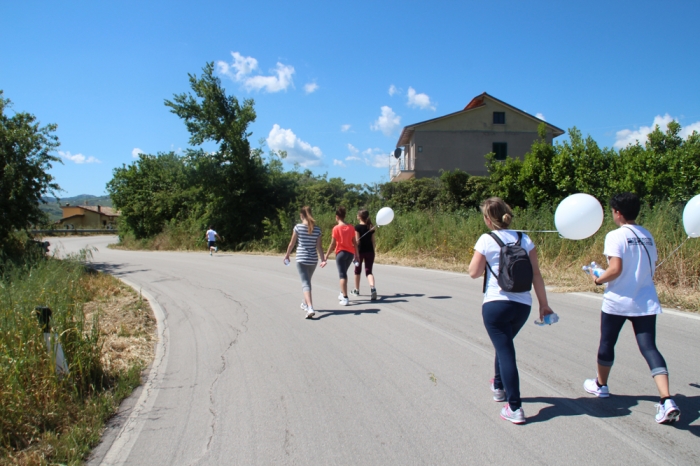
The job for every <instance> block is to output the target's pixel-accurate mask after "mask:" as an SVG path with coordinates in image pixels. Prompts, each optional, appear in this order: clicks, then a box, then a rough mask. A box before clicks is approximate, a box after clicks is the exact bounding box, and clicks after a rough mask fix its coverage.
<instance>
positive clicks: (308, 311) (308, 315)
mask: <svg viewBox="0 0 700 466" xmlns="http://www.w3.org/2000/svg"><path fill="white" fill-rule="evenodd" d="M315 315H316V313H315V312H314V308H313V307H309V308H307V309H306V318H307V319H310V318H312V317H313V316H315Z"/></svg>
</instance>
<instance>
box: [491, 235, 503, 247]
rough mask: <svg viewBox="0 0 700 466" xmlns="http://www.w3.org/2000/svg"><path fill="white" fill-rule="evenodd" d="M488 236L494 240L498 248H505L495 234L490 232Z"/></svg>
mask: <svg viewBox="0 0 700 466" xmlns="http://www.w3.org/2000/svg"><path fill="white" fill-rule="evenodd" d="M489 236H491V238H493V239H495V240H496V242H497V243H498V246H499V247H501V248H502V247H503V246H505V244H503V241H501V238H499V237H498V235H497V234H496V233H494V232H491V233H489Z"/></svg>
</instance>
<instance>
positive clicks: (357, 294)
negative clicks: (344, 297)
mask: <svg viewBox="0 0 700 466" xmlns="http://www.w3.org/2000/svg"><path fill="white" fill-rule="evenodd" d="M350 294H353V295H355V296H360V290H358V289H357V288H355V289H354V290H352V291H351V292H350Z"/></svg>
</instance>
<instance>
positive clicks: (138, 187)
mask: <svg viewBox="0 0 700 466" xmlns="http://www.w3.org/2000/svg"><path fill="white" fill-rule="evenodd" d="M185 162H186V159H185V158H184V157H181V156H178V155H177V154H175V153H174V152H169V153H161V154H158V155H156V156H153V155H148V154H140V155H139V159H138V160H137V161H136V162H134V163H133V164H131V165H129V166H126V165H124V166H122V167H121V168H115V169H114V171H113V176H112V179H111V180H110V181H109V183H107V191H108V192H109V194H110V197H111V198H112V202H113V203H114V205H115V207H117V208H118V209H119V210H120V211H121V228H122V229H125V230H126V231H122V232H120V234H123V233H127V232H132V233H134V235H135V236H136V238H147V237H150V236H153V235H156V234H158V233H160V232H161V230H162V229H163V226H164V225H165V223H166V222H168V221H170V220H171V219H173V218H178V217H179V218H184V217H187V216H191V215H195V216H196V215H201V214H202V212H201V211H200V203H201V204H203V202H201V201H200V195H201V188H199V187H198V186H196V185H195V183H194V173H193V172H194V171H193V170H192V169H191V168H190V167H189V166H187V164H186V163H185Z"/></svg>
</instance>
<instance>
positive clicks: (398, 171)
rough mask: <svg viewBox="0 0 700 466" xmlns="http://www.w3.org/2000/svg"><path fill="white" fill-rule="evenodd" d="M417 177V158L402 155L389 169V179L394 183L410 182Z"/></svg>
mask: <svg viewBox="0 0 700 466" xmlns="http://www.w3.org/2000/svg"><path fill="white" fill-rule="evenodd" d="M415 177H416V171H415V158H414V157H406V155H402V156H401V157H399V158H398V159H397V160H396V162H395V163H393V164H392V165H391V167H390V168H389V179H390V180H391V181H392V182H395V181H404V180H410V179H411V178H415Z"/></svg>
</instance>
